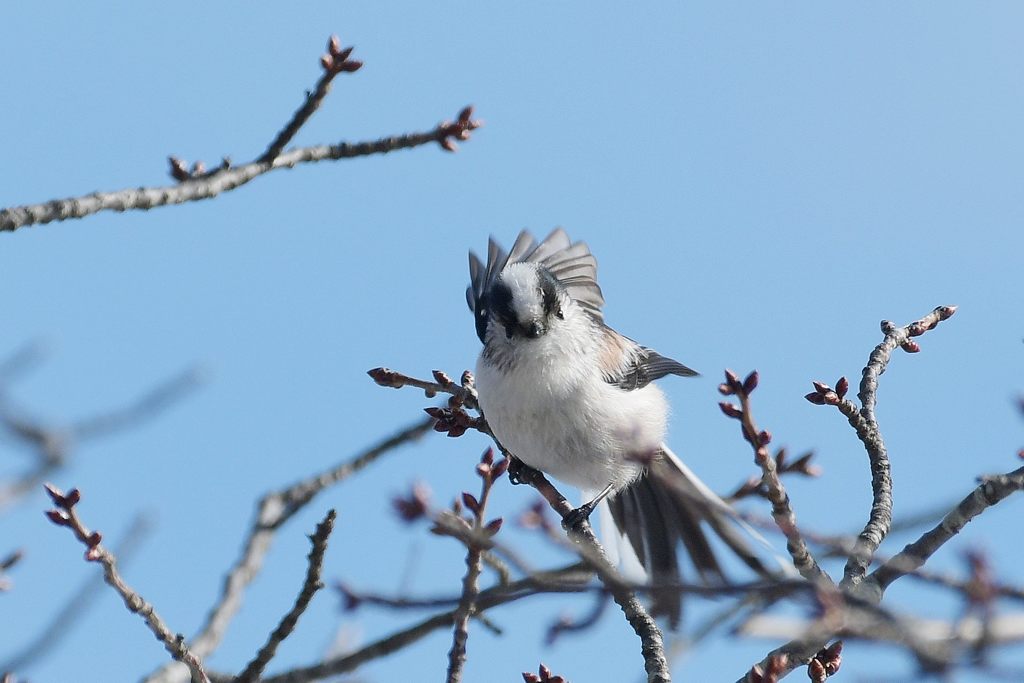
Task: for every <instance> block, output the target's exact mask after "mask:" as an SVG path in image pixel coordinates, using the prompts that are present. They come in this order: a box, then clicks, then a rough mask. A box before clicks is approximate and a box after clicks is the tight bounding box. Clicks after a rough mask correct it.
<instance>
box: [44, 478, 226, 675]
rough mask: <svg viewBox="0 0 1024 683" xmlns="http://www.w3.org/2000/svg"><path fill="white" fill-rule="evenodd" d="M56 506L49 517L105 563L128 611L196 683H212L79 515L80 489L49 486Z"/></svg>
mask: <svg viewBox="0 0 1024 683" xmlns="http://www.w3.org/2000/svg"><path fill="white" fill-rule="evenodd" d="M46 491H47V493H49V494H50V499H51V500H52V501H53V504H54V508H53V509H51V510H48V511H47V512H46V516H47V517H48V518H49V520H50V521H51V522H53V523H54V524H56V525H57V526H63V527H67V528H68V529H70V530H71V532H72V533H73V534H74V535H75V538H77V539H78V540H79V541H80V542H81V543H82V544H83V545H85V547H86V551H85V559H86V560H87V561H89V562H99V563H100V564H101V565H102V566H103V578H104V580H105V581H106V583H107V584H108V585H109V586H110V587H111V588H113V589H114V590H115V591H117V594H118V595H120V596H121V599H122V600H123V601H124V605H125V607H127V608H128V611H130V612H133V613H135V614H138V615H140V616H141V617H142V618H143V620H144V621H145V622H146V626H148V627H149V630H150V631H152V633H153V635H155V636H156V639H157V640H159V641H160V642H161V643H163V645H164V649H166V650H167V652H168V653H170V655H171V657H173V658H174V659H176V660H177V661H179V662H181V663H182V664H184V665H185V666H187V667H188V669H189V672H190V673H191V675H192V683H209V680H210V679H209V678H207V676H206V672H205V671H204V670H203V665H202V662H201V661H200V660H199V658H198V657H197V656H196V655H195V654H193V653H192V652H191V651H190V650H189V648H188V646H187V645H186V644H185V637H184V636H182V635H176V634H175V633H173V632H172V631H171V629H170V628H169V627H168V626H167V624H166V623H164V620H163V619H161V618H160V615H159V614H157V613H156V609H155V608H154V607H153V605H151V604H149V603H148V602H146V601H145V600H144V599H143V597H142V596H141V595H139V594H138V592H136V591H135V590H134V589H132V588H131V587H130V586H128V584H126V583H125V582H124V579H122V578H121V575H120V573H119V572H118V571H117V558H116V557H115V556H114V554H113V553H111V552H110V551H109V550H107V549H106V548H104V547H103V546H102V545H101V544H100V542H101V541H102V536H101V535H100V533H99V532H98V531H90V530H89V529H88V527H86V526H85V524H83V523H82V520H81V519H80V518H79V517H78V512H77V511H76V509H75V506H76V505H78V502H79V501H80V500H81V494H80V493H79V491H78V489H71V490H70V491H68V493H67V494H66V495H65V494H64V492H62V491H60V490H59V489H57V488H55V487H53V486H47V487H46Z"/></svg>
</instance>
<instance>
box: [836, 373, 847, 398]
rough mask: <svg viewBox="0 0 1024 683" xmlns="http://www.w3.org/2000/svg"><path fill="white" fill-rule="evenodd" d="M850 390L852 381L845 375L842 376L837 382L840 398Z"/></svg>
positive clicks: (837, 391) (837, 392)
mask: <svg viewBox="0 0 1024 683" xmlns="http://www.w3.org/2000/svg"><path fill="white" fill-rule="evenodd" d="M849 390H850V381H849V380H848V379H846V378H845V377H840V378H839V381H837V382H836V394H838V396H839V398H843V397H844V396H846V392H847V391H849Z"/></svg>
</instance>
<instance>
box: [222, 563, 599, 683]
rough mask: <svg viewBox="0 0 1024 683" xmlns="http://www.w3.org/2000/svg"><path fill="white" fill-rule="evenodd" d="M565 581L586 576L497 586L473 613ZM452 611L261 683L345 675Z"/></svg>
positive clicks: (559, 575)
mask: <svg viewBox="0 0 1024 683" xmlns="http://www.w3.org/2000/svg"><path fill="white" fill-rule="evenodd" d="M569 577H577V578H578V580H579V581H581V582H583V581H587V580H589V574H588V573H583V574H581V573H580V568H579V565H578V564H572V565H569V566H567V567H564V568H562V569H558V570H555V571H553V572H541V573H538V574H536V575H534V576H530V577H527V578H525V579H521V580H519V581H514V582H512V583H510V584H508V585H504V586H502V585H499V586H495V587H493V588H489V589H486V590H483V591H481V592H480V595H479V596H478V598H477V602H476V607H477V613H482V612H484V611H486V610H488V609H491V608H493V607H498V606H500V605H504V604H506V603H509V602H514V601H516V600H520V599H522V598H523V597H528V596H531V595H540V594H544V593H546V592H547V591H545V590H544V587H546V586H549V585H559V584H564V583H565V582H566V581H568V580H569ZM455 613H456V609H451V610H448V611H445V612H442V613H440V614H436V615H434V616H432V617H428V618H426V619H424V620H422V621H420V622H418V623H416V624H414V625H412V626H410V627H407V628H404V629H402V630H400V631H397V632H395V633H392V634H391V635H388V636H385V637H383V638H380V639H379V640H376V641H374V642H372V643H370V644H368V645H366V646H365V647H363V648H361V649H359V650H358V651H356V652H352V653H349V654H346V655H342V656H340V657H333V658H331V659H328V660H325V661H323V662H320V663H318V664H315V665H313V666H309V667H302V668H297V669H293V670H291V671H287V672H284V673H281V674H277V675H275V676H268V677H266V678H264V679H263V680H262V683H309V682H310V681H318V680H322V679H325V678H329V677H332V676H338V675H340V674H344V673H348V672H351V671H354V670H356V669H357V668H359V667H360V666H362V665H364V664H366V663H367V662H369V661H372V660H374V659H379V658H381V657H386V656H388V655H390V654H393V653H395V652H397V651H399V650H401V649H402V648H405V647H407V646H409V645H411V644H413V643H415V642H417V641H419V640H421V639H423V638H425V637H426V636H427V635H429V634H430V633H432V632H434V631H436V630H438V629H442V628H449V627H451V626H452V624H453V623H454V621H455ZM211 678H212V680H213V682H214V683H231V682H232V681H233V676H231V675H222V674H214V675H212V677H211Z"/></svg>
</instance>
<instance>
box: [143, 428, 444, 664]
mask: <svg viewBox="0 0 1024 683" xmlns="http://www.w3.org/2000/svg"><path fill="white" fill-rule="evenodd" d="M432 424H433V420H432V419H426V420H420V421H419V422H417V423H415V424H412V425H409V426H408V427H405V428H404V429H402V430H400V431H398V432H397V433H395V434H394V435H392V436H390V437H388V438H387V439H384V440H383V441H381V442H380V443H378V444H376V445H374V446H372V447H370V448H368V449H367V450H366V451H364V452H362V453H360V454H359V455H357V456H356V457H354V458H352V459H351V460H348V461H345V462H343V463H341V464H340V465H337V466H335V467H332V468H330V469H328V470H325V471H324V472H321V473H320V474H317V475H314V476H312V477H309V478H308V479H304V480H302V481H300V482H298V483H296V484H294V485H292V486H290V487H288V488H286V489H282V490H280V491H274V492H272V493H268V494H267V495H265V496H264V497H263V498H262V499H261V500H260V502H259V503H258V504H257V512H256V519H255V520H254V521H253V524H252V527H251V528H250V529H249V533H248V536H247V538H246V539H245V546H244V549H243V550H242V555H241V557H239V558H238V561H237V562H235V564H234V566H233V567H232V568H231V569H230V570H229V571H228V574H227V576H225V578H224V585H223V588H222V589H221V594H220V597H219V598H218V600H217V602H216V603H215V604H214V606H213V607H212V608H211V609H210V612H209V614H208V615H207V617H206V622H205V623H204V624H203V626H202V628H201V629H200V630H199V633H197V634H196V635H195V636H194V637H193V638H192V639H191V641H190V643H189V644H190V646H191V648H192V650H193V651H194V652H195V653H196V654H197V655H198V656H200V657H208V656H209V655H210V653H212V652H213V651H214V650H216V649H217V646H218V645H220V642H221V639H223V637H224V633H225V632H226V631H227V628H228V624H230V623H231V620H232V619H233V618H234V617H235V614H237V613H238V610H239V608H240V607H241V606H242V596H243V594H244V593H245V590H246V588H248V586H249V584H250V583H251V582H252V580H253V579H254V578H255V577H256V575H257V574H258V573H259V572H260V570H261V569H262V568H263V558H264V557H265V556H266V554H267V552H269V550H270V545H271V543H272V542H273V539H274V535H275V534H276V532H277V529H278V528H279V527H280V526H281V525H283V524H284V523H285V522H287V521H288V520H289V519H291V518H292V516H294V515H295V514H296V513H297V512H299V510H301V509H302V508H303V507H305V506H306V504H308V503H309V502H310V501H311V500H312V499H313V498H314V497H315V496H316V495H317V494H318V493H320V492H321V491H323V490H324V489H326V488H327V487H329V486H332V485H334V484H337V483H339V482H342V481H344V480H345V479H347V478H348V477H350V476H351V475H353V474H355V473H357V472H359V471H360V470H362V469H363V468H365V467H367V466H368V465H370V464H371V463H373V462H375V461H376V460H377V459H379V458H380V457H381V456H382V455H385V454H387V453H389V452H390V451H392V450H394V449H395V448H398V447H399V446H401V445H403V444H406V443H409V442H410V441H414V440H416V439H418V438H419V437H421V436H423V434H425V433H426V432H428V431H429V430H430V427H431V425H432ZM179 674H180V672H178V673H175V671H174V668H173V667H169V666H165V667H163V668H161V669H160V670H158V671H156V672H154V673H153V674H151V675H150V676H148V677H147V678H146V681H147V683H155V682H157V681H159V682H160V683H170V682H171V681H177V680H179Z"/></svg>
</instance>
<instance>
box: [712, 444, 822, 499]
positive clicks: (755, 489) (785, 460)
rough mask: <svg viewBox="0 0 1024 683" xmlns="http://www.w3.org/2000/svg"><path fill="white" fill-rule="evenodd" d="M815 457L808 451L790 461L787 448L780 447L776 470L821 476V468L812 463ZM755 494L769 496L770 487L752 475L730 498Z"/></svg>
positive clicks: (782, 472) (807, 475)
mask: <svg viewBox="0 0 1024 683" xmlns="http://www.w3.org/2000/svg"><path fill="white" fill-rule="evenodd" d="M813 457H814V452H813V451H808V452H807V453H804V454H803V455H801V456H800V457H799V458H797V459H796V460H794V461H793V462H789V453H788V452H787V451H786V449H785V448H780V449H779V450H778V452H777V453H776V454H775V470H776V471H777V472H778V473H779V474H780V475H783V474H798V475H800V476H803V477H819V476H821V468H820V467H818V466H817V465H812V464H811V458H813ZM754 495H756V496H761V497H762V498H767V497H768V487H767V486H765V483H764V479H762V478H761V477H750V479H748V480H747V481H745V482H743V484H741V485H740V486H739V488H737V489H736V490H735V491H733V493H732V494H731V495H730V496H729V498H730V499H731V500H739V499H741V498H746V497H748V496H754Z"/></svg>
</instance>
